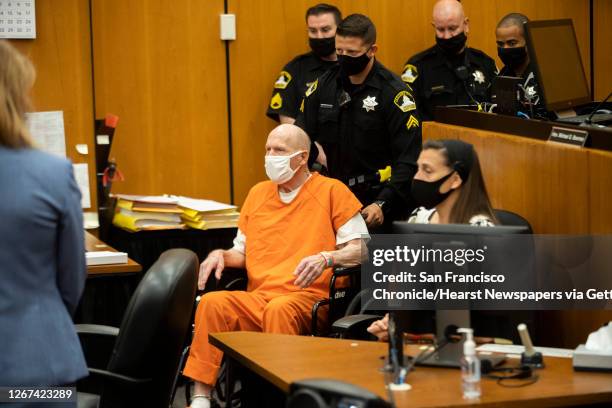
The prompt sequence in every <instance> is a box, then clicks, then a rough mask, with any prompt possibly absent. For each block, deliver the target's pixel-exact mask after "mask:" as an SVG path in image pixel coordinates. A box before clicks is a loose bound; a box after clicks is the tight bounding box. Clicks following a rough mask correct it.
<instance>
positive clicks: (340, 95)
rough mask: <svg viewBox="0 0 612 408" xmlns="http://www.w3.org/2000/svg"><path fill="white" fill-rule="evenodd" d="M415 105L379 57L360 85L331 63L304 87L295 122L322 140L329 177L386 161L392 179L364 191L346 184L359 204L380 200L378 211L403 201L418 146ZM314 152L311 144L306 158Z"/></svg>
mask: <svg viewBox="0 0 612 408" xmlns="http://www.w3.org/2000/svg"><path fill="white" fill-rule="evenodd" d="M346 89H349V91H348V92H347V91H346ZM416 107H417V105H416V103H415V100H414V97H413V95H412V93H411V92H410V90H409V89H408V87H407V86H406V85H405V84H404V83H402V81H401V79H400V78H399V77H398V76H397V75H396V74H394V73H392V72H390V71H389V70H388V69H386V68H385V67H384V66H383V65H382V64H380V63H379V62H377V61H375V62H374V65H373V67H372V70H371V71H370V73H369V74H368V76H367V77H366V79H365V81H364V83H363V84H359V85H353V84H350V82H349V80H348V78H346V77H344V78H343V77H342V76H340V74H339V67H338V66H335V67H333V68H331V69H330V70H328V71H327V72H326V73H325V74H323V75H322V76H321V77H320V78H319V79H318V80H317V81H316V82H314V83H313V84H312V85H311V86H310V88H309V89H308V90H307V91H306V95H305V98H304V104H303V110H302V113H301V114H300V116H299V117H298V120H297V122H296V123H297V124H298V126H301V127H302V128H303V129H304V130H305V131H306V133H308V135H309V136H310V137H311V139H312V140H313V141H317V142H319V143H320V144H321V145H322V147H323V150H324V151H325V155H326V157H327V168H328V171H329V175H330V176H331V177H334V178H337V179H340V180H342V181H343V182H345V183H347V180H349V179H350V178H354V177H357V176H360V175H371V174H375V173H376V172H377V171H378V170H380V169H384V168H385V167H386V166H389V165H391V168H392V169H391V172H392V176H391V179H390V181H389V182H388V183H385V184H383V186H382V187H381V186H380V185H376V186H375V187H376V188H371V189H369V190H366V191H360V190H359V189H358V188H351V190H352V191H353V192H354V193H355V194H356V195H357V197H358V198H359V199H360V200H361V202H362V204H364V205H368V204H370V203H372V202H373V201H375V200H382V201H385V205H384V206H383V211H385V213H387V212H388V210H389V209H393V208H399V207H402V206H403V207H406V206H407V204H406V203H405V200H408V197H409V191H410V185H411V182H412V178H413V176H414V174H415V172H416V168H417V165H416V160H417V158H418V155H419V152H420V150H421V127H420V122H419V116H418V113H417V109H416ZM317 154H318V151H317V149H316V147H314V145H313V150H312V151H311V162H312V161H314V159H315V158H316V157H317ZM349 187H351V186H350V185H349ZM399 198H402V199H403V200H400V199H399ZM394 202H395V205H394ZM403 209H404V210H408V208H403ZM392 211H393V210H392Z"/></svg>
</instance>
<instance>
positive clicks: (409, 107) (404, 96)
mask: <svg viewBox="0 0 612 408" xmlns="http://www.w3.org/2000/svg"><path fill="white" fill-rule="evenodd" d="M393 103H395V106H397V107H398V108H400V110H401V111H402V112H410V111H413V110H415V109H416V103H415V102H414V98H413V96H412V95H411V94H410V92H408V91H399V92H398V93H397V95H395V98H393Z"/></svg>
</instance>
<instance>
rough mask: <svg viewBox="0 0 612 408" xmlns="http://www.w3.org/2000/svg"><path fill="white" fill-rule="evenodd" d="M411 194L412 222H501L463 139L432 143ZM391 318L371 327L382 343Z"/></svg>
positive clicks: (423, 155)
mask: <svg viewBox="0 0 612 408" xmlns="http://www.w3.org/2000/svg"><path fill="white" fill-rule="evenodd" d="M417 164H418V171H417V173H416V174H415V176H414V180H413V181H412V189H411V194H412V197H413V199H414V201H415V202H416V203H417V205H419V206H420V207H418V208H417V209H415V210H414V211H413V212H412V214H411V215H410V218H409V219H408V222H411V223H420V224H470V225H477V226H483V227H486V226H493V225H495V224H496V223H497V220H496V218H495V215H494V213H493V208H492V207H491V202H490V200H489V195H488V194H487V189H486V187H485V184H484V180H483V178H482V172H481V170H480V162H479V160H478V154H477V153H476V151H475V150H474V146H472V145H471V144H469V143H466V142H463V141H461V140H429V141H427V142H425V143H424V144H423V150H422V151H421V154H420V155H419V158H418V160H417ZM387 324H388V315H386V316H385V317H384V318H383V319H380V320H377V321H375V322H374V323H372V324H371V325H370V327H368V332H370V333H371V334H373V335H374V336H376V337H377V338H378V339H379V340H387V328H388V327H387Z"/></svg>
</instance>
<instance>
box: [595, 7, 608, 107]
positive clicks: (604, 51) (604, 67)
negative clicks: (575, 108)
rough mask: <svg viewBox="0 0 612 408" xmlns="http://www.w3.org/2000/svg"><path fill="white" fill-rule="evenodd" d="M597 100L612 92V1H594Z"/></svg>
mask: <svg viewBox="0 0 612 408" xmlns="http://www.w3.org/2000/svg"><path fill="white" fill-rule="evenodd" d="M593 19H594V21H593V37H594V38H593V41H594V43H593V48H594V50H593V65H594V66H595V98H594V99H595V100H602V99H603V98H605V97H606V96H608V94H609V93H610V92H612V41H610V40H611V39H612V24H610V21H612V1H610V0H593Z"/></svg>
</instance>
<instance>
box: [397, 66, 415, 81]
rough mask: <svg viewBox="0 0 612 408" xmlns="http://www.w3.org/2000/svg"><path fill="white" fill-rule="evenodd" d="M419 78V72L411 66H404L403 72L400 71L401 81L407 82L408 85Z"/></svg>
mask: <svg viewBox="0 0 612 408" xmlns="http://www.w3.org/2000/svg"><path fill="white" fill-rule="evenodd" d="M418 76H419V72H418V71H417V68H416V67H415V66H414V65H412V64H406V65H405V66H404V70H403V71H402V76H401V78H402V81H404V82H407V83H409V84H411V83H413V82H414V81H415V80H416V79H417V77H418Z"/></svg>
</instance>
